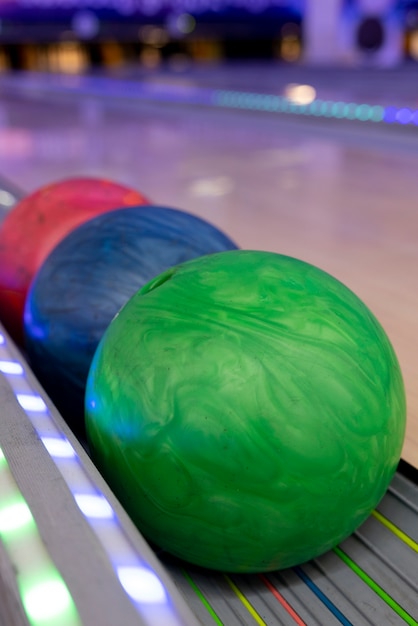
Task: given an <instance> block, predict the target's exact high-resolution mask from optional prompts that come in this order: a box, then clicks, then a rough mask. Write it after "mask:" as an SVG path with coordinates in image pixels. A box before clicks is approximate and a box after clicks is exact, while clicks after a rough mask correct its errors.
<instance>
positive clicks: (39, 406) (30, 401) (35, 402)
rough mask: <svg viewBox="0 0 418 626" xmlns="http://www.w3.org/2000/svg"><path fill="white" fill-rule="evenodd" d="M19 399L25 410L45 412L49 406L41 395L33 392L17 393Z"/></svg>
mask: <svg viewBox="0 0 418 626" xmlns="http://www.w3.org/2000/svg"><path fill="white" fill-rule="evenodd" d="M16 398H17V401H18V402H19V404H20V406H21V407H22V408H23V409H25V411H34V412H35V413H45V412H46V411H47V406H46V404H45V402H44V401H43V400H42V398H41V396H38V395H35V394H31V393H17V394H16Z"/></svg>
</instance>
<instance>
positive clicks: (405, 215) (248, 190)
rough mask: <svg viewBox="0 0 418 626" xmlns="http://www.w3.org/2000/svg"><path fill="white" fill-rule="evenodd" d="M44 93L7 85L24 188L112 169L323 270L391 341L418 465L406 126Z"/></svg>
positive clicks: (5, 123) (407, 451)
mask: <svg viewBox="0 0 418 626" xmlns="http://www.w3.org/2000/svg"><path fill="white" fill-rule="evenodd" d="M250 80H251V77H250V76H249V82H250ZM248 89H250V87H248ZM329 90H330V92H331V91H332V84H331V83H330V85H329ZM399 98H400V96H399V94H398V99H399ZM48 102H49V103H53V104H54V106H53V108H52V107H51V106H50V105H49V106H48V107H45V96H42V93H41V92H39V93H37V94H35V95H34V96H33V98H31V97H29V96H26V97H22V96H13V95H10V93H7V94H6V93H3V94H2V101H1V109H0V123H1V128H0V172H1V173H2V174H3V175H5V176H7V177H8V178H9V179H10V180H11V181H13V182H14V183H15V184H19V185H20V186H24V188H25V189H26V190H27V191H30V190H32V189H35V188H37V187H38V186H40V185H42V184H44V183H46V182H49V181H52V180H57V179H59V178H62V177H68V176H72V175H79V174H81V173H83V174H89V175H99V176H108V177H111V178H113V179H116V180H119V181H121V182H124V183H126V184H129V185H134V186H136V187H137V188H140V189H141V190H142V191H144V192H145V193H146V194H147V195H148V196H149V197H151V198H153V199H154V201H155V203H156V204H161V205H167V206H175V207H178V208H182V209H185V210H189V211H191V212H193V213H195V214H197V215H200V216H202V217H204V218H206V219H208V220H210V221H212V222H213V223H215V224H216V225H218V226H219V227H221V228H222V229H224V230H225V231H226V232H227V233H228V234H229V235H230V236H232V237H234V238H235V239H236V241H237V243H238V244H239V245H240V246H242V247H245V248H252V249H263V250H274V251H277V252H281V253H284V254H289V255H293V256H296V257H299V258H302V259H304V260H306V261H309V262H311V263H314V264H316V265H318V266H320V267H321V268H323V269H325V270H327V271H329V272H330V273H332V274H333V275H334V276H336V277H337V278H339V279H340V280H341V281H342V282H344V283H345V284H346V285H348V286H349V287H350V288H351V289H353V290H354V291H355V292H356V293H357V294H358V295H359V296H360V297H361V298H362V299H363V300H364V301H365V302H366V303H367V304H368V305H369V307H370V308H371V309H372V311H373V312H374V313H375V315H376V316H377V317H378V319H379V320H380V321H381V323H382V325H383V326H384V328H385V329H386V331H387V333H388V335H389V337H390V339H391V341H392V343H393V345H394V347H395V350H396V352H397V354H398V357H399V360H400V363H401V367H402V370H403V374H404V379H405V384H406V390H407V400H408V427H407V436H406V440H405V445H404V450H403V458H404V459H405V460H406V461H408V462H409V463H411V464H412V465H414V466H415V467H418V385H417V382H418V350H417V342H418V315H417V311H418V207H417V205H418V202H417V198H418V150H415V148H414V138H413V135H412V133H413V132H415V133H416V131H414V129H411V131H410V133H408V134H407V133H403V134H402V133H396V132H393V130H389V129H388V128H387V127H385V126H384V125H379V128H377V126H374V127H373V129H370V127H367V126H364V127H361V128H359V127H358V126H357V125H353V126H352V127H349V126H347V125H344V126H341V124H338V123H335V124H332V123H331V122H329V123H326V124H324V123H323V122H312V123H308V122H300V121H298V120H295V119H294V118H279V117H278V116H272V115H268V114H265V115H261V114H260V115H255V114H245V113H242V112H241V113H234V112H231V111H229V112H222V111H219V110H217V111H215V110H212V109H210V110H209V109H205V110H203V109H200V110H197V109H193V108H191V107H170V106H167V105H166V106H158V107H156V106H150V105H147V104H145V103H135V104H133V103H132V102H131V103H130V104H127V103H124V102H123V101H118V102H115V101H110V99H106V98H100V99H97V98H94V97H92V96H89V97H81V96H79V97H77V98H76V97H70V96H68V98H63V97H62V95H61V96H60V97H58V96H54V95H52V94H49V95H48ZM417 141H418V135H417ZM417 145H418V144H417Z"/></svg>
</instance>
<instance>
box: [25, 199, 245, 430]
mask: <svg viewBox="0 0 418 626" xmlns="http://www.w3.org/2000/svg"><path fill="white" fill-rule="evenodd" d="M234 248H236V245H235V244H234V243H233V242H232V241H231V239H229V237H227V236H226V235H225V234H224V233H222V232H221V231H220V230H219V229H217V228H215V226H213V225H212V224H209V223H208V222H206V221H205V220H202V219H200V218H198V217H196V216H194V215H191V214H190V213H186V212H184V211H179V210H177V209H171V208H166V207H157V206H138V207H130V208H127V209H117V210H114V211H109V212H106V213H103V214H102V215H100V216H97V217H95V218H93V219H92V220H89V221H88V222H85V223H84V224H82V225H81V226H79V227H78V228H76V229H75V230H73V231H72V232H71V233H70V234H69V235H68V236H67V237H66V238H65V239H63V240H62V241H61V242H60V243H59V244H58V245H57V246H56V247H55V249H54V250H53V251H52V253H51V254H50V255H49V256H48V258H47V259H46V261H45V262H44V264H43V265H42V267H41V269H40V270H39V272H38V274H37V275H36V277H35V279H34V281H33V283H32V285H31V287H30V290H29V294H28V297H27V300H26V305H25V314H24V328H25V340H26V348H27V352H28V355H29V358H30V362H31V365H32V367H33V369H34V371H35V373H36V374H37V376H38V377H39V379H40V380H41V382H42V383H43V384H44V386H45V388H46V390H47V391H48V393H49V394H50V396H51V397H52V399H53V401H54V402H55V404H56V405H57V407H58V408H59V409H60V411H61V412H62V413H63V415H64V417H65V418H66V419H67V421H68V422H69V423H70V425H71V426H72V427H73V428H74V429H75V430H76V431H77V433H79V432H80V433H81V434H83V432H82V431H83V426H84V392H85V385H86V381H87V375H88V372H89V368H90V364H91V360H92V358H93V355H94V352H95V350H96V348H97V345H98V343H99V341H100V339H101V338H102V335H103V333H104V332H105V330H106V328H107V327H108V325H109V324H110V322H111V321H112V318H113V317H114V316H115V315H116V313H117V312H118V311H119V309H120V308H121V307H122V306H123V305H124V304H125V303H126V302H127V300H128V299H129V298H130V297H131V296H132V295H133V294H134V293H135V292H136V291H137V290H138V289H140V287H143V286H144V285H145V283H147V282H148V281H149V280H151V279H152V278H154V277H155V276H157V275H158V274H160V273H161V272H163V271H165V270H167V269H168V268H170V267H171V266H173V265H177V264H178V263H182V262H183V261H187V260H189V259H194V258H195V257H199V256H202V255H205V254H209V253H214V252H219V251H222V250H231V249H234Z"/></svg>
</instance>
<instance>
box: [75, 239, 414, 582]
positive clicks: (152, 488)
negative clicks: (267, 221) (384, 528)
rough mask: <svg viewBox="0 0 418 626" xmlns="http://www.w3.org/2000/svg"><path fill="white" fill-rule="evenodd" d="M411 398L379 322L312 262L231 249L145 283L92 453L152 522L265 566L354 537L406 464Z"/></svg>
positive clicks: (230, 560)
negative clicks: (403, 458)
mask: <svg viewBox="0 0 418 626" xmlns="http://www.w3.org/2000/svg"><path fill="white" fill-rule="evenodd" d="M405 413H406V409H405V393H404V387H403V382H402V376H401V372H400V368H399V364H398V361H397V358H396V356H395V353H394V351H393V349H392V347H391V344H390V342H389V340H388V337H387V335H386V334H385V332H384V330H383V329H382V327H381V325H380V324H379V322H378V321H377V320H376V318H375V317H374V316H373V314H372V313H371V312H370V310H369V309H368V308H367V307H366V305H365V304H364V303H363V302H362V301H360V300H359V298H358V297H357V296H356V295H355V294H354V293H352V292H351V291H350V290H349V289H347V288H346V287H345V286H344V285H343V284H342V283H340V282H339V281H337V280H336V279H334V278H333V277H331V276H330V275H329V274H327V273H325V272H323V271H321V270H320V269H318V268H316V267H313V266H312V265H309V264H307V263H304V262H302V261H299V260H296V259H293V258H289V257H286V256H281V255H278V254H273V253H267V252H253V251H233V252H225V253H221V254H216V255H213V256H211V257H206V258H202V259H198V260H195V261H191V262H189V263H186V264H184V265H182V266H180V267H177V268H174V269H172V270H170V271H168V272H166V273H165V274H163V275H162V276H160V277H158V278H157V279H156V280H154V281H152V282H151V283H149V284H148V285H146V286H145V287H144V288H143V289H142V290H141V291H140V292H139V293H138V294H136V295H135V296H134V297H133V298H132V299H131V300H130V301H129V302H128V303H127V305H126V306H125V307H124V308H123V309H122V310H121V311H120V313H119V314H118V316H117V317H116V318H115V319H114V320H113V322H112V323H111V325H110V326H109V328H108V330H107V332H106V334H105V336H104V337H103V339H102V341H101V343H100V345H99V348H98V350H97V351H96V354H95V357H94V361H93V363H92V367H91V370H90V373H89V378H88V384H87V392H86V418H87V432H88V436H89V440H90V445H91V450H92V454H93V458H94V459H95V460H96V462H97V464H98V466H99V467H100V469H101V471H102V472H103V474H104V475H105V476H106V478H107V480H108V481H109V483H110V484H111V486H112V487H113V489H114V491H115V492H116V494H117V495H118V497H119V499H120V500H121V502H122V503H123V505H124V506H125V507H126V509H127V510H128V512H129V513H130V515H131V516H132V518H133V520H134V521H135V522H136V523H137V525H138V527H139V528H140V530H141V531H142V532H143V533H144V534H145V536H146V537H148V538H149V539H150V540H152V541H154V542H155V543H157V544H158V545H159V546H161V548H163V549H165V550H167V551H169V552H171V553H173V554H174V555H177V556H179V557H182V558H184V559H186V560H188V561H191V562H193V563H196V564H199V565H203V566H206V567H210V568H215V569H219V570H227V571H235V572H254V571H263V570H264V571H267V570H273V569H277V568H284V567H288V566H292V565H294V564H296V563H301V562H304V561H306V560H308V559H310V558H312V557H315V556H317V555H319V554H321V553H323V552H325V551H326V550H328V549H329V548H331V547H333V546H335V545H336V544H337V543H339V542H340V541H341V540H342V539H344V538H345V537H347V536H348V535H349V534H351V533H352V532H353V531H354V530H355V529H356V528H357V527H358V526H359V525H360V524H361V523H362V522H363V521H364V520H365V519H366V517H367V516H368V515H369V514H370V513H371V511H372V509H373V508H374V507H375V506H376V504H377V503H378V502H379V501H380V499H381V498H382V496H383V495H384V493H385V491H386V489H387V487H388V484H389V482H390V480H391V478H392V476H393V474H394V471H395V469H396V466H397V463H398V461H399V458H400V454H401V448H402V444H403V439H404V433H405Z"/></svg>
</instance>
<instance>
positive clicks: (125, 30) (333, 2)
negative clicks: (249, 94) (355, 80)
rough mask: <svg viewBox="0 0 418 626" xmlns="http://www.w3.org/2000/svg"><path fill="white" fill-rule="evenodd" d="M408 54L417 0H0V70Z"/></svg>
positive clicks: (390, 61)
mask: <svg viewBox="0 0 418 626" xmlns="http://www.w3.org/2000/svg"><path fill="white" fill-rule="evenodd" d="M235 59H239V60H246V59H262V60H274V61H277V63H282V64H295V63H301V62H306V63H311V64H327V63H329V64H331V63H332V64H334V65H335V63H336V62H338V63H339V64H342V65H345V66H358V65H367V66H370V65H371V66H374V67H396V66H399V65H400V64H415V63H417V61H418V0H320V1H319V0H1V1H0V70H2V71H7V70H9V69H19V70H30V71H31V70H35V71H48V72H66V73H80V72H85V71H92V70H95V69H100V68H106V70H109V69H111V68H120V67H122V66H124V67H126V66H127V65H129V66H131V67H132V66H141V67H143V68H156V67H158V66H160V65H161V64H168V65H169V66H170V67H171V68H173V69H174V70H182V69H184V68H185V67H186V66H187V65H188V64H190V63H191V62H193V61H199V62H205V63H212V64H213V63H219V62H222V61H225V60H235Z"/></svg>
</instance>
